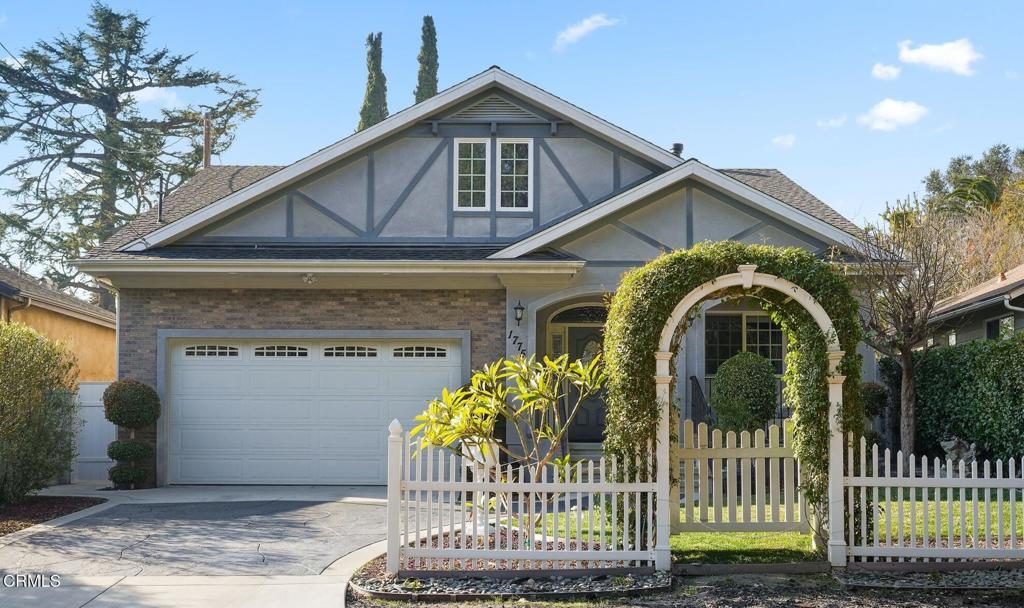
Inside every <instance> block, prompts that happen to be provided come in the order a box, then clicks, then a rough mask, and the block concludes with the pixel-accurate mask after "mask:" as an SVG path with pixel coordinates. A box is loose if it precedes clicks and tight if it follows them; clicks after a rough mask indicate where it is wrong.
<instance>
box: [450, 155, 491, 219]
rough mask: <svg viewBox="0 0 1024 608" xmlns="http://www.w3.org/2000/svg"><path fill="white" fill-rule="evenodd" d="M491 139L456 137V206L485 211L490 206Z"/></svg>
mask: <svg viewBox="0 0 1024 608" xmlns="http://www.w3.org/2000/svg"><path fill="white" fill-rule="evenodd" d="M489 147H490V140H489V139H476V138H473V139H470V138H456V139H455V208H456V209H463V210H471V211H483V210H487V209H488V208H489V207H490V204H489V203H488V200H489V198H490V190H491V189H490V174H491V172H490V163H489V159H488V151H487V149H488V148H489Z"/></svg>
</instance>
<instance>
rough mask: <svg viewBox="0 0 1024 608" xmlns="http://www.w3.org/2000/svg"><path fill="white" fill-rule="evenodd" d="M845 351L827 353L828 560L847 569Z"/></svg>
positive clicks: (836, 566) (835, 565)
mask: <svg viewBox="0 0 1024 608" xmlns="http://www.w3.org/2000/svg"><path fill="white" fill-rule="evenodd" d="M842 358H843V351H830V352H829V353H828V369H829V375H828V428H829V442H828V561H829V563H831V564H832V566H833V567H834V568H844V567H846V540H845V539H844V537H843V529H844V528H845V526H844V525H843V524H844V521H845V518H846V515H845V508H844V506H843V443H844V442H843V428H842V425H841V424H840V422H839V412H840V411H841V409H842V406H843V381H844V380H846V376H842V375H840V374H839V362H840V361H841V360H842Z"/></svg>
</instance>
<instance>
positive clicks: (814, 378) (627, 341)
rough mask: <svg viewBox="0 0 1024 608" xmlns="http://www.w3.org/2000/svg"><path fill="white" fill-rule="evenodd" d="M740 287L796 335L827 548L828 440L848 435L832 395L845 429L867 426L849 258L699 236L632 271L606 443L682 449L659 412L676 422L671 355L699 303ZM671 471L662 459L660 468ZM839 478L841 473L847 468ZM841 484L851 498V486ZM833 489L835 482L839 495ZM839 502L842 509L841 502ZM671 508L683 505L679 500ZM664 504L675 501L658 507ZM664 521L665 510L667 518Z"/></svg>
mask: <svg viewBox="0 0 1024 608" xmlns="http://www.w3.org/2000/svg"><path fill="white" fill-rule="evenodd" d="M740 297H746V298H752V299H754V300H757V301H758V302H759V303H760V304H761V306H762V307H763V308H764V309H765V311H766V312H768V313H769V314H770V315H771V316H772V318H773V319H774V320H775V322H777V323H778V324H779V325H781V326H782V328H783V330H784V331H785V333H786V335H787V336H788V339H789V344H788V349H787V354H786V371H785V375H784V383H785V389H784V390H785V396H786V399H787V401H788V402H789V403H790V404H792V405H793V407H794V414H793V421H794V434H795V450H796V455H797V458H798V459H799V460H800V464H801V471H802V475H803V479H802V484H803V485H802V490H803V492H804V495H805V496H806V498H807V502H808V505H809V506H810V507H811V508H812V509H813V510H814V515H815V521H816V522H818V523H817V530H816V535H817V540H818V541H819V542H818V546H819V547H824V546H825V542H822V541H825V540H826V539H827V538H828V536H827V534H826V531H825V530H824V528H823V526H824V524H825V522H827V517H826V515H827V513H828V499H829V494H830V493H829V465H830V463H829V453H830V442H832V443H835V442H837V441H838V442H840V443H839V444H838V445H833V446H831V447H832V449H833V450H837V451H838V452H839V453H840V454H841V452H842V444H841V436H840V435H839V434H838V433H836V434H833V433H832V432H831V430H830V416H829V409H830V403H832V402H836V403H837V404H841V407H838V411H837V415H836V427H837V428H836V429H835V430H837V431H838V430H840V429H841V430H842V432H843V433H844V434H845V433H846V432H853V433H854V434H855V435H858V436H859V435H860V434H861V433H862V432H863V429H864V422H865V417H864V412H863V408H862V405H861V403H860V398H859V387H860V376H861V357H860V355H858V354H857V344H858V343H859V342H860V339H861V326H860V321H859V317H858V304H857V301H856V299H855V298H854V296H853V293H852V290H851V286H850V283H849V282H848V281H847V280H846V278H845V277H844V276H843V275H842V274H841V272H840V269H839V268H837V267H836V266H834V265H833V264H831V263H829V262H826V261H823V260H820V259H818V258H816V257H815V256H813V255H812V254H811V253H809V252H807V251H806V250H803V249H799V248H779V247H771V246H765V245H744V244H742V243H736V242H731V241H729V242H716V243H701V244H699V245H696V246H695V247H693V248H691V249H687V250H679V251H675V252H673V253H669V254H666V255H663V256H661V257H659V258H657V259H655V260H653V261H651V262H650V263H649V264H647V265H646V266H643V267H641V268H637V269H635V270H632V271H630V272H628V273H626V274H625V275H624V277H623V279H622V281H621V283H620V285H619V288H618V289H617V291H616V292H615V295H614V296H613V298H612V301H611V306H610V309H609V314H608V323H607V325H606V327H605V347H604V350H605V357H606V366H607V368H606V369H607V374H608V398H607V418H606V428H605V442H604V445H605V449H606V450H607V451H609V452H611V453H613V454H616V453H618V454H629V453H636V451H637V450H640V449H642V447H643V446H644V445H646V444H647V442H648V441H649V440H650V439H652V438H657V439H658V440H659V442H660V444H661V445H659V450H658V452H659V458H658V462H659V463H660V462H663V460H662V458H661V457H660V456H661V455H663V454H664V455H667V454H669V453H672V454H674V450H675V447H677V446H676V445H675V444H676V443H677V437H674V436H675V435H676V433H675V432H672V433H671V436H673V439H674V440H673V441H671V442H669V441H665V439H666V438H668V437H669V436H670V434H669V431H668V424H666V425H663V429H662V431H661V433H660V435H661V436H660V437H659V420H661V419H662V418H663V417H664V419H665V420H666V421H667V420H669V419H671V420H674V421H676V422H677V421H678V416H671V417H670V416H668V414H667V412H668V409H669V407H670V404H669V403H667V401H668V396H669V395H671V394H672V393H673V392H672V390H671V388H670V384H671V382H673V379H672V377H671V375H672V371H674V370H671V369H669V367H668V366H669V365H670V363H671V361H674V360H675V356H676V354H677V352H678V348H679V345H680V342H681V338H682V336H683V334H685V332H686V329H687V327H688V326H689V323H690V321H691V320H692V319H693V318H694V316H695V315H696V314H698V312H699V311H700V304H701V302H703V301H706V300H709V299H725V300H729V299H734V298H740ZM680 307H682V309H680ZM659 365H660V369H659ZM830 381H831V384H832V386H831V389H830V386H829V385H830ZM659 384H660V386H661V388H660V395H659ZM830 390H831V392H832V394H831V395H830ZM673 426H674V424H673ZM833 435H834V436H833ZM669 444H671V445H672V450H671V452H670V450H669V448H668V447H667V446H668V445H669ZM673 458H674V457H673ZM670 462H675V460H670ZM832 466H833V467H834V468H833V473H838V475H839V476H841V474H842V464H841V459H837V461H836V462H834V463H832ZM673 468H674V467H673ZM668 474H669V472H668V470H667V469H663V468H661V467H660V466H659V476H660V475H666V476H667V475H668ZM673 476H675V474H674V473H673ZM835 476H836V475H835V474H834V475H833V477H835ZM838 482H839V483H840V484H841V483H842V480H841V478H840V479H838ZM839 490H840V491H839V492H838V498H839V499H840V500H841V486H840V488H839ZM835 494H837V492H836V491H835V489H833V496H832V500H833V501H835V500H836V498H837V496H836V495H835ZM669 495H670V494H668V493H666V495H665V496H666V498H667V497H668V496H669ZM836 504H837V505H838V507H839V509H841V508H842V504H841V502H838V503H836ZM672 509H673V510H674V511H675V510H677V509H675V506H674V505H673V506H672ZM657 512H658V513H664V512H666V511H665V510H663V509H662V508H659V509H657ZM839 521H842V520H839ZM664 524H665V522H663V521H659V526H658V527H659V529H660V528H662V526H663V525H664ZM833 528H835V529H834V530H833V531H832V532H833V538H832V540H833V542H834V543H836V544H840V543H841V542H842V531H841V529H840V526H833ZM836 534H838V536H836ZM661 536H662V535H661V534H659V537H661ZM659 544H660V541H659ZM843 557H844V558H845V554H844V555H843ZM836 559H838V558H836ZM834 561H836V560H834Z"/></svg>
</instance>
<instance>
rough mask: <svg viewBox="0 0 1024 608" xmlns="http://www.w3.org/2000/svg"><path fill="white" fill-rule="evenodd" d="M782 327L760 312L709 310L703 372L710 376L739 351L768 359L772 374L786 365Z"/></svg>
mask: <svg viewBox="0 0 1024 608" xmlns="http://www.w3.org/2000/svg"><path fill="white" fill-rule="evenodd" d="M784 341H785V340H784V337H783V333H782V328H781V327H779V325H778V324H777V323H775V322H774V321H772V318H771V317H770V316H769V315H766V314H761V313H741V314H719V313H714V314H708V315H707V316H706V317H705V318H704V373H705V374H706V375H708V376H713V375H715V374H716V373H718V366H719V365H721V364H722V363H724V362H725V361H726V360H727V359H729V358H731V357H732V356H733V355H735V354H736V353H738V352H740V351H748V352H752V353H757V354H759V355H761V356H762V357H764V358H765V359H767V360H768V361H769V362H770V363H771V364H772V367H774V368H775V374H776V375H779V376H781V375H782V372H783V369H784V367H785V347H784Z"/></svg>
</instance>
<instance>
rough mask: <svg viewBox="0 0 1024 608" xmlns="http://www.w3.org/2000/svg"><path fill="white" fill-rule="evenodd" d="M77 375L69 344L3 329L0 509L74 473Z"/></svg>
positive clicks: (23, 329) (19, 327)
mask: <svg viewBox="0 0 1024 608" xmlns="http://www.w3.org/2000/svg"><path fill="white" fill-rule="evenodd" d="M77 376H78V370H77V366H76V362H75V357H74V355H73V354H72V353H71V351H70V350H68V348H67V347H66V346H65V345H64V344H62V343H59V342H51V341H49V340H47V339H46V338H44V337H43V336H41V335H39V334H38V333H36V332H35V331H33V330H32V329H29V328H28V327H26V326H24V325H20V324H17V323H10V324H3V325H0V504H8V503H15V502H20V501H22V500H24V499H25V498H26V497H27V496H28V495H29V494H30V493H32V492H34V491H36V490H39V489H41V488H44V487H46V486H47V485H48V484H49V482H50V481H52V480H53V478H54V477H57V476H58V475H60V474H61V473H64V472H65V471H68V470H69V469H70V468H71V464H72V461H73V460H74V458H75V455H76V453H77V450H76V446H75V437H76V433H77V430H78V425H79V420H78V417H77V409H78V404H77V400H76V395H75V390H76V389H75V386H76V379H77Z"/></svg>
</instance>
